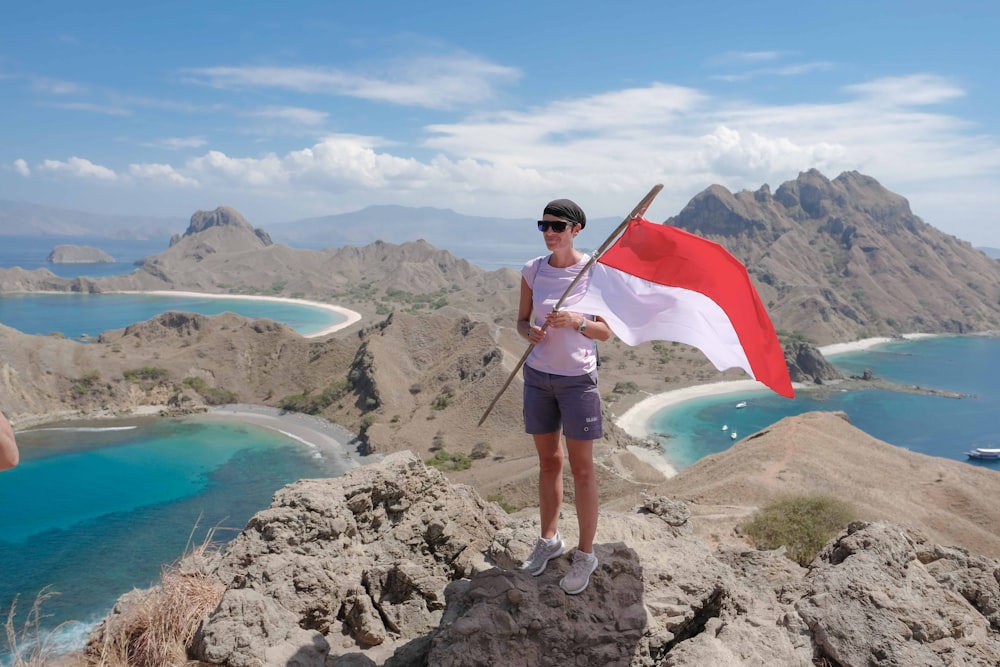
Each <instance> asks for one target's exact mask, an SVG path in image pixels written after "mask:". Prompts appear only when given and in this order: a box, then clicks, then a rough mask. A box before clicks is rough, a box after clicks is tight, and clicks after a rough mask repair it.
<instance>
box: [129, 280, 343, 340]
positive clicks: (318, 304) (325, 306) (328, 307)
mask: <svg viewBox="0 0 1000 667" xmlns="http://www.w3.org/2000/svg"><path fill="white" fill-rule="evenodd" d="M110 293H111V294H152V295H154V296H181V297H188V298H195V299H197V298H206V299H245V300H252V301H274V302H277V303H291V304H296V305H301V306H311V307H313V308H319V309H320V310H325V311H327V312H331V313H335V314H337V315H340V316H341V317H344V318H346V319H345V320H344V321H343V322H340V323H338V324H334V325H331V326H329V327H327V328H325V329H322V330H320V331H317V332H315V333H311V334H302V336H303V338H318V337H319V336H326V335H327V334H332V333H334V332H337V331H340V330H341V329H346V328H347V327H349V326H351V325H352V324H354V323H355V322H360V321H361V313H358V312H355V311H353V310H349V309H347V308H344V307H343V306H335V305H333V304H330V303H323V302H322V301H309V300H306V299H292V298H290V297H284V296H256V295H251V294H213V293H210V292H186V291H173V290H151V291H137V290H129V291H118V292H110Z"/></svg>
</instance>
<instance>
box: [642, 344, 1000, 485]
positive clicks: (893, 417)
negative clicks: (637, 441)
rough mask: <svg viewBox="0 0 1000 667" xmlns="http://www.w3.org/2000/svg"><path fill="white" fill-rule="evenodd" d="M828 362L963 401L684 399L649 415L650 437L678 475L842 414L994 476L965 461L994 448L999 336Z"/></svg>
mask: <svg viewBox="0 0 1000 667" xmlns="http://www.w3.org/2000/svg"><path fill="white" fill-rule="evenodd" d="M828 361H830V363H832V364H833V365H834V366H835V367H836V368H837V369H838V370H839V371H840V372H841V373H843V374H844V375H845V376H851V375H858V376H860V375H862V374H863V373H864V372H865V371H866V370H870V371H871V372H872V373H873V374H874V375H875V376H876V377H878V378H881V379H884V380H888V381H890V382H893V383H896V384H899V385H908V386H915V387H921V388H924V389H936V390H944V391H947V392H957V393H960V394H962V395H963V396H964V397H963V398H949V397H946V396H941V395H933V394H930V393H905V392H899V391H890V390H884V389H861V390H856V391H846V390H841V391H838V390H837V389H836V385H831V386H830V387H829V388H828V390H827V391H824V392H822V393H815V392H810V391H809V390H804V391H799V392H797V395H796V397H795V398H794V399H787V398H783V397H781V396H778V395H777V394H774V393H772V392H770V391H769V390H767V389H765V388H762V389H761V390H759V391H751V392H743V393H736V394H724V395H718V396H714V397H705V398H699V399H693V400H690V401H686V402H684V403H681V404H679V405H677V406H673V407H670V408H667V409H665V410H662V411H660V412H659V413H657V414H655V415H653V416H652V417H651V418H650V420H649V421H648V422H647V424H646V429H647V430H648V431H649V432H650V433H652V434H654V437H655V439H657V440H658V441H659V442H660V444H661V445H662V448H663V456H664V458H665V459H666V461H667V462H668V463H669V464H670V465H671V466H673V467H674V468H675V469H677V470H678V471H680V470H683V469H684V468H686V467H688V466H690V465H691V464H693V463H695V462H696V461H698V460H700V459H702V458H704V457H705V456H708V455H710V454H715V453H718V452H722V451H725V450H726V449H728V448H729V447H731V446H732V445H733V443H734V442H736V441H737V440H740V439H742V438H745V437H747V436H750V435H752V434H753V433H755V432H757V431H760V430H761V429H764V428H766V427H767V426H769V425H771V424H773V423H775V422H777V421H779V420H781V419H783V418H785V417H789V416H792V415H797V414H802V413H805V412H812V411H816V410H823V411H839V412H844V413H846V414H847V416H848V418H849V419H850V421H851V423H852V424H853V425H854V426H856V427H858V428H859V429H861V430H862V431H865V432H866V433H868V434H870V435H872V436H874V437H876V438H878V439H879V440H882V441H884V442H887V443H889V444H891V445H895V446H897V447H900V448H903V449H907V450H910V451H913V452H919V453H921V454H927V455H929V456H938V457H941V458H946V459H952V460H956V461H963V462H966V463H968V464H969V465H975V466H982V467H987V468H992V469H996V470H998V471H1000V461H983V460H971V459H969V458H968V457H967V456H966V452H967V451H969V450H971V449H974V448H976V447H1000V430H998V428H997V417H998V416H1000V337H995V336H979V335H973V336H939V337H938V336H935V337H921V338H913V339H909V340H900V341H893V342H887V343H882V344H879V345H877V346H875V347H872V348H870V349H868V350H864V351H859V352H847V353H843V354H837V355H832V356H830V357H828ZM743 404H745V405H743ZM738 406H743V407H738ZM734 433H735V434H736V438H735V439H734V438H733V434H734Z"/></svg>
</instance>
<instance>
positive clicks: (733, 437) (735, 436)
mask: <svg viewBox="0 0 1000 667" xmlns="http://www.w3.org/2000/svg"><path fill="white" fill-rule="evenodd" d="M729 437H730V438H732V439H733V440H735V439H736V438H738V437H740V436H739V434H738V433H736V431H733V432H732V433H730V434H729Z"/></svg>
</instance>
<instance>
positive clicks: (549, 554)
mask: <svg viewBox="0 0 1000 667" xmlns="http://www.w3.org/2000/svg"><path fill="white" fill-rule="evenodd" d="M565 550H566V544H565V543H563V541H562V538H560V537H559V533H556V534H555V537H553V538H552V542H549V541H548V540H546V539H545V538H544V537H539V538H538V541H537V542H535V548H534V549H532V550H531V555H530V556H528V560H526V561H524V563H523V564H522V565H521V569H522V570H525V571H527V572H529V573H531V576H533V577H537V576H538V575H540V574H541V573H542V572H545V567H546V566H547V565H548V564H549V561H550V560H552V559H553V558H558V557H559V556H561V555H562V554H563V551H565Z"/></svg>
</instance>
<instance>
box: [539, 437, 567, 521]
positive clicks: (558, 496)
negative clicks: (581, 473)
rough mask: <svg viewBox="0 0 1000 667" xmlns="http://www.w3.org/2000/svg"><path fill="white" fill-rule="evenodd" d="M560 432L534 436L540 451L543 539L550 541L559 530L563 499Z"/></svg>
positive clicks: (540, 507)
mask: <svg viewBox="0 0 1000 667" xmlns="http://www.w3.org/2000/svg"><path fill="white" fill-rule="evenodd" d="M559 435H560V433H559V431H554V432H552V433H542V434H541V435H534V436H532V437H533V438H534V439H535V449H536V450H538V509H539V514H540V515H541V520H542V537H544V538H545V539H550V538H552V537H554V536H555V534H556V532H557V531H558V530H559V508H560V506H561V505H562V499H563V479H562V470H563V449H562V443H561V442H560V440H559Z"/></svg>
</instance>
